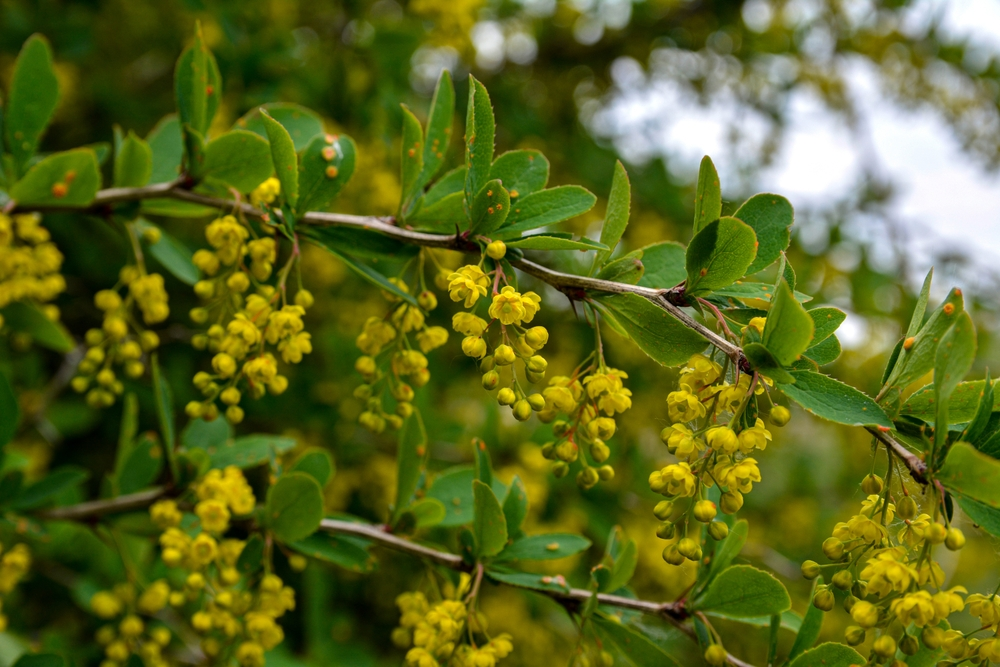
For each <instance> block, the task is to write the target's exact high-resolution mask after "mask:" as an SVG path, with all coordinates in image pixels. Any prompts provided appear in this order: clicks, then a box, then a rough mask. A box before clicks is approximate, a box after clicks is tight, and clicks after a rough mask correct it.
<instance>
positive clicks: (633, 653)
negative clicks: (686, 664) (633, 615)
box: [592, 614, 679, 667]
mask: <svg viewBox="0 0 1000 667" xmlns="http://www.w3.org/2000/svg"><path fill="white" fill-rule="evenodd" d="M592 620H593V623H594V627H595V629H596V630H597V634H598V636H599V637H600V638H601V639H602V640H603V641H604V642H606V643H607V644H608V645H609V647H610V648H612V649H614V651H615V657H616V658H617V659H618V660H621V664H625V665H632V666H634V667H657V666H659V667H662V666H664V665H666V666H667V667H670V666H671V665H677V666H678V667H679V663H678V662H677V661H676V660H674V659H673V658H672V657H670V655H669V654H667V653H666V652H665V651H664V650H663V649H661V648H660V647H659V646H657V645H656V644H655V643H654V642H652V641H650V640H649V638H647V637H646V636H644V635H643V634H642V633H641V632H638V631H637V630H635V629H632V628H629V627H626V626H625V625H624V624H623V623H622V622H621V621H620V620H618V619H617V618H611V617H608V616H604V615H602V614H597V615H595V616H593V618H592ZM615 664H618V663H617V661H616V663H615Z"/></svg>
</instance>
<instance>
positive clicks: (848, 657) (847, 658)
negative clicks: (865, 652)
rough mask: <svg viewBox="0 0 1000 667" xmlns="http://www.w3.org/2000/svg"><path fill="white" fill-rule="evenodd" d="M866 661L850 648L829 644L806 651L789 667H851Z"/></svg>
mask: <svg viewBox="0 0 1000 667" xmlns="http://www.w3.org/2000/svg"><path fill="white" fill-rule="evenodd" d="M864 660H865V659H864V658H863V657H862V656H861V654H860V653H858V652H857V651H855V650H854V649H852V648H850V647H848V646H844V645H843V644H834V643H827V644H820V645H819V646H817V647H816V648H814V649H812V650H809V651H806V652H805V653H803V654H802V655H800V656H799V657H797V658H796V659H795V660H792V661H791V662H790V663H789V664H788V667H851V665H860V664H862V663H864Z"/></svg>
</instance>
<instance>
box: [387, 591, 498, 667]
mask: <svg viewBox="0 0 1000 667" xmlns="http://www.w3.org/2000/svg"><path fill="white" fill-rule="evenodd" d="M451 588H453V587H451V586H447V587H446V590H445V594H446V595H445V599H442V600H440V601H438V602H434V603H431V602H429V601H428V600H427V598H426V596H425V595H424V594H423V593H421V592H419V591H415V592H410V593H403V594H402V595H400V596H399V597H397V598H396V606H397V607H399V613H400V618H399V627H397V628H396V629H395V630H393V632H392V641H393V643H394V644H395V645H396V646H398V647H400V648H408V649H409V650H408V651H407V652H406V665H407V666H408V667H440V666H441V665H447V666H448V667H495V666H496V664H497V661H499V660H502V659H503V658H506V657H507V656H508V655H510V652H511V651H513V650H514V643H513V640H512V638H511V636H510V635H509V634H506V633H503V634H500V635H497V636H496V637H493V638H489V636H488V635H487V634H486V629H487V625H488V622H487V620H486V617H485V616H483V615H482V614H480V613H476V612H470V611H469V609H468V608H467V607H466V605H465V603H463V602H461V601H460V600H459V598H460V597H461V596H462V595H463V594H464V593H465V592H466V591H467V590H468V588H469V576H468V575H467V574H463V575H462V580H461V582H460V583H459V585H458V587H457V588H455V589H454V590H453V591H451V590H449V589H451ZM449 592H450V593H451V595H447V593H449ZM466 630H468V632H466ZM474 634H482V635H485V636H486V637H487V640H486V642H485V643H480V644H475V643H472V641H473V637H474ZM465 636H467V637H468V638H469V639H470V643H462V639H463V637H465Z"/></svg>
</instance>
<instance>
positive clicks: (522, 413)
mask: <svg viewBox="0 0 1000 667" xmlns="http://www.w3.org/2000/svg"><path fill="white" fill-rule="evenodd" d="M513 411H514V419H516V420H517V421H519V422H523V421H527V420H528V417H530V416H531V403H528V401H527V400H526V399H523V398H522V399H521V400H520V401H518V402H517V403H515V404H514V408H513ZM595 474H596V473H595Z"/></svg>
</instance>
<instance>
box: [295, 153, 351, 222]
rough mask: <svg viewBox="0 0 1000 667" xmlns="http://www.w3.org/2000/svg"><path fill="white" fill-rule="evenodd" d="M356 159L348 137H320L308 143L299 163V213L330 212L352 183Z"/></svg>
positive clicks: (297, 210)
mask: <svg viewBox="0 0 1000 667" xmlns="http://www.w3.org/2000/svg"><path fill="white" fill-rule="evenodd" d="M328 156H329V157H328ZM354 159H355V147H354V141H353V140H352V139H351V138H350V137H348V136H346V135H340V136H338V137H336V138H334V137H330V136H320V137H316V138H315V139H313V140H312V141H311V142H309V145H308V146H307V147H306V149H305V152H303V153H302V158H301V160H300V163H299V205H298V208H297V209H296V212H297V213H298V214H299V215H302V214H303V213H305V212H306V211H322V210H323V209H325V208H327V207H328V206H329V205H330V202H332V201H333V200H334V199H335V198H336V197H337V195H338V194H339V193H340V190H341V188H343V187H344V185H345V184H346V183H347V181H349V180H350V179H351V175H352V174H353V173H354Z"/></svg>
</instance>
